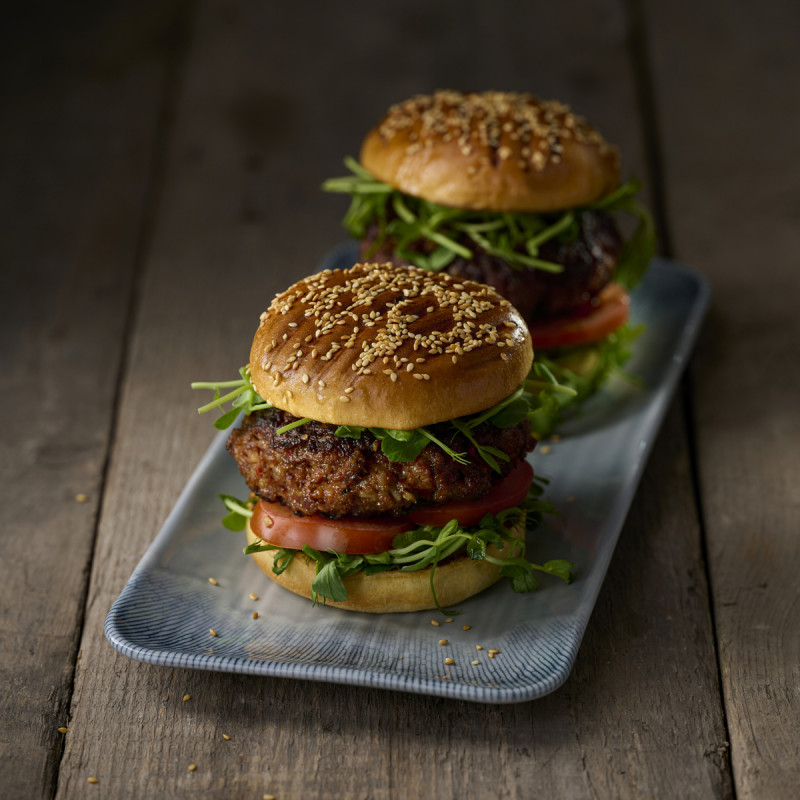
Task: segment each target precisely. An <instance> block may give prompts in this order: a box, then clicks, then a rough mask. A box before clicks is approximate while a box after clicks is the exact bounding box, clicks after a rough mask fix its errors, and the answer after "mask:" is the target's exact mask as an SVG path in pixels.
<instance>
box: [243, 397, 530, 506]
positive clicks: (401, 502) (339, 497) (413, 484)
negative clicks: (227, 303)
mask: <svg viewBox="0 0 800 800" xmlns="http://www.w3.org/2000/svg"><path fill="white" fill-rule="evenodd" d="M295 421H296V418H295V417H293V416H292V415H290V414H287V413H286V412H284V411H279V410H278V409H270V410H267V411H258V412H255V413H253V414H251V415H250V416H249V417H247V418H245V420H244V422H243V424H242V427H241V429H236V430H234V431H233V432H232V433H231V434H230V437H229V439H228V450H229V452H230V453H231V455H232V456H233V457H234V459H235V460H236V462H237V464H238V466H239V470H240V472H241V473H242V475H243V476H244V478H245V481H246V482H247V485H248V487H249V488H250V490H251V491H252V492H254V493H255V494H256V495H258V496H259V497H261V498H262V499H264V500H267V501H269V502H280V503H282V504H283V505H285V506H287V507H288V508H290V509H291V510H292V511H293V512H294V513H296V514H298V515H312V514H319V515H322V516H326V517H330V518H334V519H335V518H339V517H375V516H395V517H399V516H402V515H404V514H407V513H409V512H410V511H412V510H414V509H417V508H422V507H426V506H430V505H436V504H440V503H446V502H450V501H453V500H471V499H477V498H479V497H482V496H483V495H484V494H486V493H487V492H488V491H489V489H491V487H492V486H493V485H495V484H496V483H497V482H498V481H500V480H501V479H502V478H503V477H505V476H506V475H507V474H508V473H509V472H510V471H511V470H512V469H513V468H514V467H515V466H517V464H519V462H520V461H521V460H522V459H524V458H525V455H526V453H527V452H528V451H529V450H531V449H533V447H534V445H535V441H534V440H533V438H532V437H531V434H530V426H529V424H528V422H527V420H526V421H524V422H522V423H519V424H518V425H514V426H512V427H510V428H502V429H501V428H497V427H495V426H494V425H492V424H491V423H484V424H482V425H479V426H478V427H476V428H475V429H474V431H473V435H474V436H475V439H476V441H477V442H478V443H479V444H480V445H481V446H487V445H488V446H491V447H496V448H497V449H499V450H502V451H503V452H504V453H506V455H508V456H509V461H507V462H505V461H501V462H500V468H501V471H500V472H499V473H498V472H495V471H493V470H492V469H491V467H489V465H488V464H487V463H486V462H485V461H483V460H482V459H481V458H480V457H479V456H478V454H477V453H475V452H474V448H473V447H472V445H471V444H470V443H469V442H468V441H466V439H464V437H463V436H461V435H460V434H456V435H455V436H453V434H454V429H453V428H452V427H450V426H449V425H446V424H443V425H438V426H436V425H434V426H431V429H430V430H431V432H432V433H433V434H434V435H435V436H439V437H443V438H445V437H446V439H447V441H448V443H450V444H451V445H452V447H454V448H456V449H458V450H460V451H463V452H466V453H467V457H468V458H469V463H468V464H459V463H458V462H456V461H454V460H453V459H452V458H450V456H448V455H447V454H446V453H444V452H443V451H442V450H441V449H440V448H439V447H437V446H436V445H433V444H430V445H428V446H427V447H425V448H424V449H423V450H422V452H421V453H420V455H419V456H418V457H417V458H416V459H415V460H414V461H411V462H392V461H390V460H389V459H388V458H387V457H386V456H385V455H384V454H383V453H382V452H381V450H380V442H378V440H377V439H376V438H375V437H374V436H373V435H372V434H371V433H370V432H369V431H364V432H363V433H362V434H361V436H360V438H358V439H351V438H342V437H339V436H336V433H335V431H336V426H334V425H327V424H324V423H320V422H314V421H312V422H308V423H306V424H305V425H303V426H301V427H298V428H294V429H292V430H289V431H286V432H285V433H282V434H278V433H277V430H278V429H279V428H281V427H282V426H284V425H287V424H290V423H291V422H295Z"/></svg>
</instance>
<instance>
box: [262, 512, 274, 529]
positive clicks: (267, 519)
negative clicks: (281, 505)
mask: <svg viewBox="0 0 800 800" xmlns="http://www.w3.org/2000/svg"><path fill="white" fill-rule="evenodd" d="M263 522H264V527H266V528H271V527H272V525H273V523H274V522H275V520H273V519H272V517H271V516H270V515H269V514H264V519H263Z"/></svg>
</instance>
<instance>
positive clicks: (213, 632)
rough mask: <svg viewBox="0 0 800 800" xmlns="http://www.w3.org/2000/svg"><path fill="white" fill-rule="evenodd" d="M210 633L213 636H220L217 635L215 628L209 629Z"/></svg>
mask: <svg viewBox="0 0 800 800" xmlns="http://www.w3.org/2000/svg"><path fill="white" fill-rule="evenodd" d="M208 632H209V633H210V634H211V635H212V636H219V634H218V633H217V632H216V631H215V630H214V629H213V628H209V629H208Z"/></svg>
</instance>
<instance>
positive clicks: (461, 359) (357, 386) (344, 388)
mask: <svg viewBox="0 0 800 800" xmlns="http://www.w3.org/2000/svg"><path fill="white" fill-rule="evenodd" d="M532 360H533V349H532V348H531V339H530V335H529V334H528V329H527V328H526V327H525V323H524V322H523V320H522V317H521V316H520V315H519V313H518V312H517V311H516V309H514V307H513V306H512V305H511V304H510V303H509V302H508V300H504V299H503V298H502V297H501V296H500V295H499V294H497V292H495V290H494V289H492V288H491V287H489V286H484V285H483V284H481V283H475V282H474V281H462V280H459V279H457V278H453V277H451V276H450V275H443V274H437V273H429V272H425V271H424V270H421V269H415V268H411V267H396V266H394V265H392V264H356V265H355V266H353V267H352V268H351V269H346V270H335V271H332V270H325V271H324V272H320V273H318V274H317V275H312V276H310V277H308V278H305V279H304V280H302V281H300V282H298V283H296V284H295V285H294V286H292V287H290V288H289V289H287V290H286V291H285V292H283V293H282V294H279V295H277V296H276V297H275V299H274V300H273V301H272V304H271V305H270V307H269V309H268V310H267V311H265V312H264V313H263V314H262V315H261V324H260V325H259V327H258V330H257V331H256V335H255V338H254V340H253V347H252V349H251V351H250V376H251V380H252V381H253V385H254V386H255V387H256V389H257V390H258V393H259V394H260V395H261V396H262V397H263V398H264V400H266V401H267V402H269V403H271V404H272V405H274V406H276V407H277V408H280V409H283V410H284V411H288V412H289V413H290V414H293V415H294V416H297V417H310V418H311V419H315V420H318V421H320V422H327V423H331V424H335V425H360V426H366V427H376V428H393V429H396V430H412V429H414V428H419V427H421V426H423V425H432V424H434V423H436V422H442V421H444V420H448V419H454V418H456V417H461V416H464V415H466V414H474V413H477V412H478V411H483V410H485V409H487V408H491V406H493V405H495V404H496V403H498V402H500V400H502V399H504V398H505V397H508V395H509V394H511V393H512V392H513V391H515V390H516V389H517V387H519V385H520V384H521V383H522V381H523V380H524V379H525V377H526V376H527V374H528V372H529V371H530V368H531V362H532Z"/></svg>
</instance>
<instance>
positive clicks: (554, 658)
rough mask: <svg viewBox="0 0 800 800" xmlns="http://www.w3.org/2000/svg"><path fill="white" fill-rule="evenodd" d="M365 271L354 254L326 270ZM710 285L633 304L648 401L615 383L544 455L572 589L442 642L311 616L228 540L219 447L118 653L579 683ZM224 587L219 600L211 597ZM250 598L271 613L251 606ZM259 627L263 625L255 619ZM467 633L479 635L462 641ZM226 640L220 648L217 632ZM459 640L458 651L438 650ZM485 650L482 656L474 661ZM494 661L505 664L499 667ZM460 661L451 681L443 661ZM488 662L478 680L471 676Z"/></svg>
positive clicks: (358, 678) (660, 286)
mask: <svg viewBox="0 0 800 800" xmlns="http://www.w3.org/2000/svg"><path fill="white" fill-rule="evenodd" d="M353 263H354V250H353V248H352V246H348V247H343V248H340V249H339V250H337V251H334V252H333V253H332V254H331V255H330V256H329V257H328V258H327V259H326V261H325V263H324V264H323V266H325V267H337V266H339V267H342V266H346V265H352V264H353ZM708 297H709V290H708V286H707V284H706V282H705V281H704V280H703V278H701V277H700V276H699V275H697V274H696V273H694V272H691V271H690V270H688V269H686V268H685V267H683V266H680V265H678V264H676V263H674V262H669V261H665V260H661V259H657V260H655V261H654V262H653V264H652V266H651V268H650V270H649V271H648V273H647V276H646V277H645V279H644V281H643V282H642V284H641V285H640V286H639V287H638V288H637V290H636V292H635V293H634V295H633V301H632V314H631V316H632V321H633V322H634V323H639V322H644V323H646V326H647V327H646V330H645V332H644V333H643V334H642V335H641V336H640V338H639V339H638V340H637V342H636V344H635V346H634V352H633V356H632V358H631V360H630V361H629V362H628V365H627V367H626V369H627V371H628V372H629V373H630V374H631V375H635V376H637V377H639V378H640V379H641V380H642V385H641V386H636V385H632V384H631V383H630V382H626V381H624V380H622V379H620V378H614V379H612V380H611V381H610V382H609V384H608V385H607V387H606V388H604V389H603V390H601V391H600V392H598V394H596V395H595V396H594V397H593V398H591V399H590V400H589V401H588V402H587V403H586V404H585V406H584V409H583V411H582V413H581V414H580V416H579V417H577V418H575V419H573V420H571V421H570V422H569V423H568V424H566V425H564V426H563V427H562V429H561V431H560V432H561V434H562V436H563V439H562V440H561V441H560V442H558V443H556V444H552V445H551V452H550V453H548V454H547V455H542V454H541V453H539V454H534V455H533V456H531V462H532V463H533V465H534V468H535V469H536V471H537V474H541V475H542V476H545V477H548V478H549V479H550V486H549V488H548V491H547V494H546V499H548V500H550V501H551V502H552V503H553V504H554V505H555V506H556V508H557V509H558V510H559V511H560V512H561V515H560V516H558V517H554V518H551V519H549V520H548V521H547V522H546V523H545V525H544V526H543V528H542V529H540V531H538V532H537V533H536V534H535V536H533V537H529V539H530V538H532V539H533V541H530V542H529V549H528V554H529V557H530V558H531V560H533V561H538V562H539V563H542V561H545V560H547V559H550V558H567V559H569V560H571V561H573V562H575V563H576V564H577V569H576V571H575V576H576V578H575V580H574V581H573V583H572V584H570V585H569V586H567V585H565V584H562V583H561V582H560V581H558V580H557V579H555V578H553V579H550V578H548V577H547V576H543V580H542V585H541V587H540V589H539V591H537V592H535V593H532V594H527V595H521V594H515V593H514V592H512V591H511V590H510V589H509V587H508V585H507V582H506V581H501V582H500V583H498V584H496V585H495V586H493V587H492V588H490V589H488V590H486V591H485V592H483V593H481V594H480V595H477V596H476V597H473V598H471V599H470V600H468V601H467V602H465V603H462V604H461V605H460V607H459V609H460V611H461V613H460V615H459V616H458V617H456V618H455V619H454V620H453V622H451V623H449V624H446V623H444V622H443V621H442V624H441V626H440V627H438V628H437V627H435V626H432V625H431V619H434V618H437V619H438V620H442V617H441V615H440V614H439V613H438V612H436V611H433V612H431V611H424V612H416V613H407V614H384V615H372V614H358V613H354V612H349V611H341V610H339V609H334V608H322V607H314V606H313V605H312V604H311V602H309V601H308V600H305V599H303V598H300V597H297V596H295V595H293V594H291V593H289V592H287V591H286V590H284V589H281V588H280V587H279V586H277V585H276V584H274V583H273V582H272V581H270V580H269V578H267V577H266V576H265V575H264V574H263V573H262V572H261V571H260V570H259V569H258V567H257V566H256V565H255V563H254V562H253V561H252V559H249V558H245V557H244V556H243V555H242V547H243V545H244V536H243V535H242V534H235V533H231V532H229V531H226V530H225V529H224V528H223V527H222V526H221V524H220V518H221V516H222V514H221V512H222V506H221V503H220V501H219V500H218V498H217V495H218V494H219V493H220V492H225V493H229V494H232V495H236V496H239V497H242V496H245V495H246V492H247V489H246V487H245V484H244V481H243V480H242V478H241V476H240V475H239V472H238V470H237V468H236V464H235V463H234V461H233V459H232V458H231V457H230V456H229V455H228V454H227V452H226V451H225V446H224V445H225V439H226V436H227V434H226V433H225V432H223V433H221V434H220V435H218V436H217V437H216V438H215V439H214V441H213V443H212V444H211V447H210V448H209V450H208V452H207V453H206V454H205V456H204V457H203V459H202V461H201V462H200V464H199V466H198V467H197V469H196V470H195V473H194V475H193V476H192V478H191V479H190V481H189V483H188V484H187V486H186V488H185V489H184V491H183V493H182V494H181V496H180V498H179V500H178V503H177V505H176V506H175V508H174V509H173V510H172V513H171V514H170V515H169V518H168V519H167V521H166V523H165V524H164V527H163V528H162V529H161V532H160V533H159V534H158V537H157V538H156V540H155V541H154V542H153V544H152V545H151V546H150V548H149V549H148V551H147V552H146V553H145V555H144V557H143V558H142V560H141V562H140V563H139V565H138V566H137V567H136V570H135V571H134V573H133V575H132V576H131V578H130V580H129V581H128V583H127V585H126V586H125V588H124V590H123V592H122V594H121V595H120V597H119V599H118V600H117V601H116V603H114V606H113V608H112V609H111V611H110V612H109V614H108V617H107V619H106V624H105V633H106V637H107V638H108V641H109V642H110V643H111V644H112V645H113V646H114V647H115V648H116V649H117V650H119V651H120V652H121V653H123V654H124V655H126V656H129V657H130V658H135V659H138V660H140V661H145V662H147V663H149V664H161V665H164V666H171V667H193V668H195V669H208V670H219V671H223V672H237V673H246V674H252V675H271V676H278V677H286V678H303V679H307V680H317V681H329V682H335V683H347V684H353V685H357V686H373V687H380V688H384V689H398V690H401V691H405V692H414V693H419V694H429V695H440V696H443V697H452V698H458V699H461V700H472V701H477V702H483V703H513V702H519V701H522V700H531V699H533V698H536V697H541V696H542V695H545V694H547V693H548V692H551V691H553V690H554V689H555V688H557V687H558V686H559V685H560V684H561V683H563V681H564V680H566V678H567V676H568V675H569V672H570V670H571V669H572V665H573V663H574V661H575V657H576V655H577V652H578V647H579V646H580V643H581V639H582V638H583V634H584V631H585V630H586V625H587V622H588V620H589V616H590V614H591V612H592V608H593V607H594V603H595V600H596V598H597V594H598V592H599V591H600V586H601V584H602V582H603V578H604V577H605V574H606V570H607V569H608V564H609V562H610V560H611V555H612V553H613V551H614V546H615V544H616V542H617V537H618V536H619V532H620V530H621V528H622V524H623V522H624V520H625V516H626V514H627V512H628V508H629V507H630V504H631V501H632V499H633V496H634V493H635V491H636V487H637V485H638V483H639V479H640V477H641V474H642V471H643V469H644V465H645V463H646V461H647V457H648V454H649V453H650V449H651V447H652V444H653V441H654V439H655V438H656V434H657V432H658V428H659V426H660V424H661V421H662V419H663V417H664V413H665V411H666V409H667V405H668V403H669V400H670V398H671V396H672V394H673V392H674V390H675V386H676V384H677V382H678V378H679V376H680V374H681V371H682V370H683V368H684V366H685V364H686V361H687V359H688V357H689V353H690V351H691V348H692V346H693V344H694V341H695V338H696V336H697V332H698V328H699V326H700V323H701V321H702V318H703V315H704V313H705V310H706V306H707V304H708ZM212 576H213V577H214V578H215V579H216V580H217V581H218V582H219V585H218V586H213V585H211V584H210V583H209V581H208V578H209V577H212ZM250 592H253V593H255V594H257V595H258V596H259V597H260V600H258V601H253V600H252V599H251V598H250V596H249V594H250ZM253 611H258V612H259V615H260V616H259V619H256V620H254V619H252V612H253ZM464 625H469V626H470V628H469V630H467V631H465V630H463V626H464ZM210 628H213V629H215V630H216V631H217V632H218V634H219V635H218V637H216V638H213V637H212V636H211V635H210V634H209V629H210ZM442 637H445V638H447V639H448V640H449V644H448V645H447V646H446V647H442V646H441V645H439V644H438V641H439V639H440V638H442ZM479 644H480V645H482V646H483V648H484V649H483V650H482V651H477V650H476V645H479ZM489 648H497V649H498V650H499V651H500V654H499V655H498V656H497V657H496V658H494V659H490V658H488V655H487V654H488V651H489ZM448 656H449V657H450V658H452V659H453V661H454V663H453V664H452V665H451V666H445V664H444V660H445V658H446V657H448ZM475 660H477V661H478V664H475V665H473V664H472V662H473V661H475Z"/></svg>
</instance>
